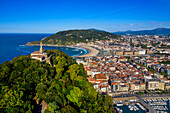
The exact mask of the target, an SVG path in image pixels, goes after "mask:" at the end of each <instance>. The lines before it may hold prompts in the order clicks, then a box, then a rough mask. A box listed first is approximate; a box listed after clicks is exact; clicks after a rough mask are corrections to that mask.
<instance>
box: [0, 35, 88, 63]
mask: <svg viewBox="0 0 170 113" xmlns="http://www.w3.org/2000/svg"><path fill="white" fill-rule="evenodd" d="M50 35H52V34H40V33H36V34H35V33H34V34H31V33H30V34H25V33H1V34H0V64H1V63H3V62H5V61H10V60H12V59H13V58H14V57H17V56H19V55H28V54H31V53H32V52H34V51H37V50H39V49H40V47H39V46H25V44H26V43H27V42H32V41H39V40H41V39H42V38H44V37H48V36H50ZM43 49H48V50H52V49H57V50H61V51H63V52H65V53H66V54H68V55H70V56H79V55H84V54H87V53H89V50H86V49H84V48H79V47H54V46H43Z"/></svg>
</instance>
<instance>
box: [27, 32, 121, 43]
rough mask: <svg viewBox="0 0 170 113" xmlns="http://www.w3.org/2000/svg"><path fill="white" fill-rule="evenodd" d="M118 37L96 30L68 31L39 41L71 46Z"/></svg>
mask: <svg viewBox="0 0 170 113" xmlns="http://www.w3.org/2000/svg"><path fill="white" fill-rule="evenodd" d="M118 37H119V36H118V35H115V34H112V33H109V32H102V31H96V30H69V31H61V32H58V33H56V34H54V35H51V36H49V37H47V38H45V39H42V40H41V41H42V42H43V44H51V45H73V44H76V43H79V42H85V43H87V42H90V41H96V40H108V39H110V38H118ZM39 43H40V41H34V42H29V43H28V45H29V44H39Z"/></svg>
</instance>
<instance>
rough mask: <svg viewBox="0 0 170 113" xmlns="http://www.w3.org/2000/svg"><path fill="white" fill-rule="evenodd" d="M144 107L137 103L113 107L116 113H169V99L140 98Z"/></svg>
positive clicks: (119, 104)
mask: <svg viewBox="0 0 170 113" xmlns="http://www.w3.org/2000/svg"><path fill="white" fill-rule="evenodd" d="M142 101H144V103H145V104H146V105H148V106H149V107H150V108H148V106H145V105H144V104H141V102H140V101H137V102H124V103H117V104H115V105H114V107H115V110H116V112H117V113H147V112H148V113H150V112H151V111H149V110H150V109H152V112H153V113H169V112H170V97H150V98H142Z"/></svg>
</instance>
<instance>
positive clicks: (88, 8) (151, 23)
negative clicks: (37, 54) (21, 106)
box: [0, 0, 170, 33]
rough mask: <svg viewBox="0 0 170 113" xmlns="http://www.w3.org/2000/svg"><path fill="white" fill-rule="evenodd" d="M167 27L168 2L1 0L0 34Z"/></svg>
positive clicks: (168, 25)
mask: <svg viewBox="0 0 170 113" xmlns="http://www.w3.org/2000/svg"><path fill="white" fill-rule="evenodd" d="M89 28H95V29H100V30H105V31H109V32H115V31H126V30H146V29H155V28H170V0H0V33H56V32H58V31H63V30H70V29H89Z"/></svg>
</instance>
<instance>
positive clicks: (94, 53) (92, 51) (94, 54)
mask: <svg viewBox="0 0 170 113" xmlns="http://www.w3.org/2000/svg"><path fill="white" fill-rule="evenodd" d="M25 45H26V46H40V44H25ZM43 46H51V47H81V48H84V49H87V50H89V51H90V52H89V53H87V54H84V55H80V56H74V57H77V58H82V57H93V56H97V54H98V53H99V51H98V50H96V49H95V48H93V47H90V46H87V45H82V46H76V45H71V46H65V45H51V44H43Z"/></svg>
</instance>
